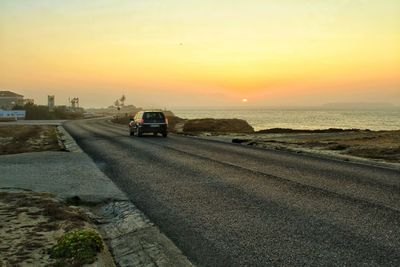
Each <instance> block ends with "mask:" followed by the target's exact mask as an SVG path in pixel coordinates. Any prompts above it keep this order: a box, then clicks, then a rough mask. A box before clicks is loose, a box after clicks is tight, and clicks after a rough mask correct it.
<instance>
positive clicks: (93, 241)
mask: <svg viewBox="0 0 400 267" xmlns="http://www.w3.org/2000/svg"><path fill="white" fill-rule="evenodd" d="M102 249H103V242H102V240H101V237H100V235H99V234H98V233H97V232H96V231H95V230H92V229H81V230H75V231H71V232H68V233H66V234H64V235H63V236H62V237H61V238H60V239H59V240H58V241H57V244H56V245H54V246H53V247H52V248H51V249H50V256H51V257H52V258H55V259H58V261H57V263H56V264H55V265H56V266H61V265H63V266H82V265H83V264H90V263H93V262H94V261H95V260H96V255H97V253H98V252H100V251H101V250H102Z"/></svg>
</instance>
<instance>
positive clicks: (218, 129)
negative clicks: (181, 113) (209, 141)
mask: <svg viewBox="0 0 400 267" xmlns="http://www.w3.org/2000/svg"><path fill="white" fill-rule="evenodd" d="M183 132H189V133H190V132H214V133H253V132H254V129H253V127H251V126H250V124H249V123H248V122H247V121H245V120H240V119H193V120H187V121H186V122H185V125H184V126H183Z"/></svg>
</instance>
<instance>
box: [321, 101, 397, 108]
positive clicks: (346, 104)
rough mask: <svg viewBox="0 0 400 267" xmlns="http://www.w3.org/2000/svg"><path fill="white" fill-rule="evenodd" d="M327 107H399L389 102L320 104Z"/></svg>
mask: <svg viewBox="0 0 400 267" xmlns="http://www.w3.org/2000/svg"><path fill="white" fill-rule="evenodd" d="M322 107H323V108H329V109H396V108H400V107H399V106H395V105H393V104H391V103H384V102H371V103H368V102H360V103H327V104H324V105H322Z"/></svg>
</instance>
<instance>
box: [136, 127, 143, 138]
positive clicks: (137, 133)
mask: <svg viewBox="0 0 400 267" xmlns="http://www.w3.org/2000/svg"><path fill="white" fill-rule="evenodd" d="M136 135H137V136H139V137H142V136H143V133H142V131H141V130H140V128H137V129H136Z"/></svg>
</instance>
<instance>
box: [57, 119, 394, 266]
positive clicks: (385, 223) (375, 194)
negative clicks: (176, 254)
mask: <svg viewBox="0 0 400 267" xmlns="http://www.w3.org/2000/svg"><path fill="white" fill-rule="evenodd" d="M65 127H66V129H67V130H68V131H69V132H70V133H71V135H72V136H73V137H74V138H75V139H76V141H77V142H78V144H79V145H80V146H81V147H82V148H83V150H84V151H85V152H86V153H88V154H89V155H90V156H91V157H92V158H93V159H94V161H95V162H96V163H97V164H98V166H99V167H100V168H101V169H102V170H103V171H104V172H105V173H106V174H107V175H108V176H109V177H110V178H111V179H112V180H113V181H114V183H115V184H116V185H117V186H118V187H119V188H121V189H122V190H123V191H124V192H125V193H126V194H127V195H128V197H129V198H130V199H131V201H132V202H133V203H134V204H135V205H137V207H138V208H139V209H141V210H142V211H143V212H144V213H145V214H146V215H147V216H148V217H149V218H150V219H151V220H152V221H153V222H154V223H155V224H157V225H158V226H159V227H160V229H161V230H162V231H163V232H164V233H165V234H166V235H167V236H168V237H169V238H170V239H172V240H173V241H174V242H175V244H176V245H177V246H178V247H179V248H180V249H181V250H182V251H183V252H184V253H185V254H186V255H187V256H188V257H189V259H190V260H191V261H192V262H193V263H194V264H196V265H198V266H301V265H308V266H310V265H313V266H321V265H325V266H326V265H330V266H332V265H335V266H345V265H348V266H359V265H363V266H365V265H367V266H400V171H398V170H397V171H396V170H390V169H384V168H380V167H373V166H367V165H360V164H354V163H349V162H341V161H335V160H328V159H323V158H318V157H313V156H310V155H303V154H296V153H291V152H285V151H274V150H263V149H257V148H252V147H245V146H241V145H237V144H228V143H221V142H216V141H208V140H201V139H196V138H190V137H182V136H175V135H170V136H169V137H168V138H163V137H161V136H159V137H153V136H144V137H136V136H135V137H130V136H128V129H127V127H124V126H123V125H121V126H119V125H114V124H112V123H110V122H108V121H106V120H104V119H103V120H98V119H97V120H82V121H71V122H67V123H66V124H65ZM82 179H84V177H82Z"/></svg>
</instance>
